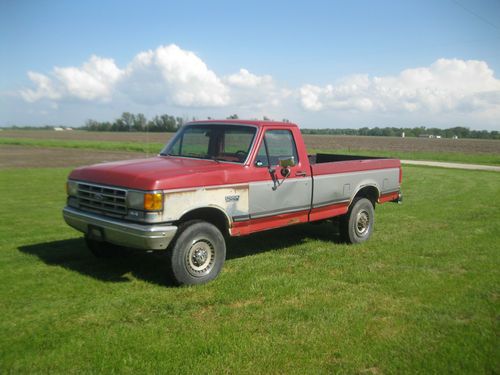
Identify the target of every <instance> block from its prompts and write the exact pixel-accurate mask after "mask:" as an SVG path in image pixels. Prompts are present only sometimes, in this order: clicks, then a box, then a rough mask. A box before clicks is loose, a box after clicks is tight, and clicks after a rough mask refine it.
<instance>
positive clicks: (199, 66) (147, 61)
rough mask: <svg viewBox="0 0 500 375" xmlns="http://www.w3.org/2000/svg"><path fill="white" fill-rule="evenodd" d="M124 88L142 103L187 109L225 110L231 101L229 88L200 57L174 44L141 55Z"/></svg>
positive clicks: (129, 71)
mask: <svg viewBox="0 0 500 375" xmlns="http://www.w3.org/2000/svg"><path fill="white" fill-rule="evenodd" d="M120 88H121V90H122V92H123V93H124V94H126V95H131V96H132V97H133V98H134V99H135V100H136V101H138V102H141V101H146V102H161V101H167V102H172V103H173V104H175V105H178V106H184V107H212V106H224V105H226V104H228V102H229V99H230V98H229V94H228V88H227V87H226V86H225V85H224V84H223V83H222V81H221V79H220V78H218V77H217V75H216V74H215V73H214V72H213V71H212V70H210V69H208V67H207V65H206V64H205V63H204V62H203V61H202V60H201V59H200V58H199V57H198V56H196V55H195V54H194V53H193V52H190V51H185V50H183V49H181V48H179V47H178V46H176V45H174V44H172V45H169V46H161V47H158V48H157V49H156V50H154V51H152V50H150V51H147V52H141V53H139V54H138V55H137V56H136V57H135V58H134V60H133V61H132V62H131V63H130V64H129V65H128V67H127V69H126V74H125V77H124V79H123V81H122V82H121V85H120Z"/></svg>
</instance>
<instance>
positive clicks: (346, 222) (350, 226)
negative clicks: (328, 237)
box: [340, 198, 375, 244]
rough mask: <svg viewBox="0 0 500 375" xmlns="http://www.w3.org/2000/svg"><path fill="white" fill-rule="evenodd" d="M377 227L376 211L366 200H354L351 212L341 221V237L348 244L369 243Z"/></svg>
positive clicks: (350, 208)
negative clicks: (374, 228)
mask: <svg viewBox="0 0 500 375" xmlns="http://www.w3.org/2000/svg"><path fill="white" fill-rule="evenodd" d="M374 226H375V209H374V207H373V204H372V202H371V201H369V200H368V199H366V198H359V199H356V200H354V201H353V202H352V203H351V206H350V207H349V211H348V212H347V214H345V215H344V216H343V217H342V218H341V220H340V235H341V237H342V240H343V241H345V242H347V243H352V244H356V243H362V242H365V241H367V240H368V239H369V238H370V237H371V235H372V232H373V227H374Z"/></svg>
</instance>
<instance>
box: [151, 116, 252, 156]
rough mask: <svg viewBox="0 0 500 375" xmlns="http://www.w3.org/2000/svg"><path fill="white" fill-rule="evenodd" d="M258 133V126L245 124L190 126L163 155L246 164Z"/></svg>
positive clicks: (182, 130)
mask: <svg viewBox="0 0 500 375" xmlns="http://www.w3.org/2000/svg"><path fill="white" fill-rule="evenodd" d="M255 132H256V128H254V127H252V126H244V125H217V124H199V125H186V126H184V127H183V128H182V129H181V130H180V131H179V132H178V133H177V134H176V136H175V137H174V138H173V139H172V141H170V142H169V143H168V144H167V146H165V148H164V149H163V150H162V152H161V153H160V155H163V156H185V157H190V158H199V159H213V160H221V161H228V162H233V163H244V162H245V160H246V159H247V156H248V153H249V152H250V147H251V146H252V142H253V139H254V137H255Z"/></svg>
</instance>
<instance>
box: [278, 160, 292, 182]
mask: <svg viewBox="0 0 500 375" xmlns="http://www.w3.org/2000/svg"><path fill="white" fill-rule="evenodd" d="M278 165H279V166H280V167H281V175H282V176H283V177H285V178H286V177H288V176H290V167H294V166H295V158H294V157H293V156H289V157H287V158H280V159H279V161H278Z"/></svg>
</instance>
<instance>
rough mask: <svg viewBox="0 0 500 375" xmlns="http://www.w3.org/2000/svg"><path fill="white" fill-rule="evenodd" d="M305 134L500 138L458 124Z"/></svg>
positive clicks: (324, 131) (340, 130)
mask: <svg viewBox="0 0 500 375" xmlns="http://www.w3.org/2000/svg"><path fill="white" fill-rule="evenodd" d="M302 133H303V134H330V135H369V136H381V137H401V136H402V135H403V133H404V135H405V137H422V136H429V137H430V136H434V137H437V136H439V137H442V138H453V137H458V138H478V139H500V132H498V131H496V130H493V131H488V130H471V129H469V128H466V127H462V126H456V127H453V128H448V129H438V128H427V127H425V126H419V127H415V128H395V127H385V128H379V127H375V128H367V127H364V128H359V129H330V128H328V129H305V128H304V129H302Z"/></svg>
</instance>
